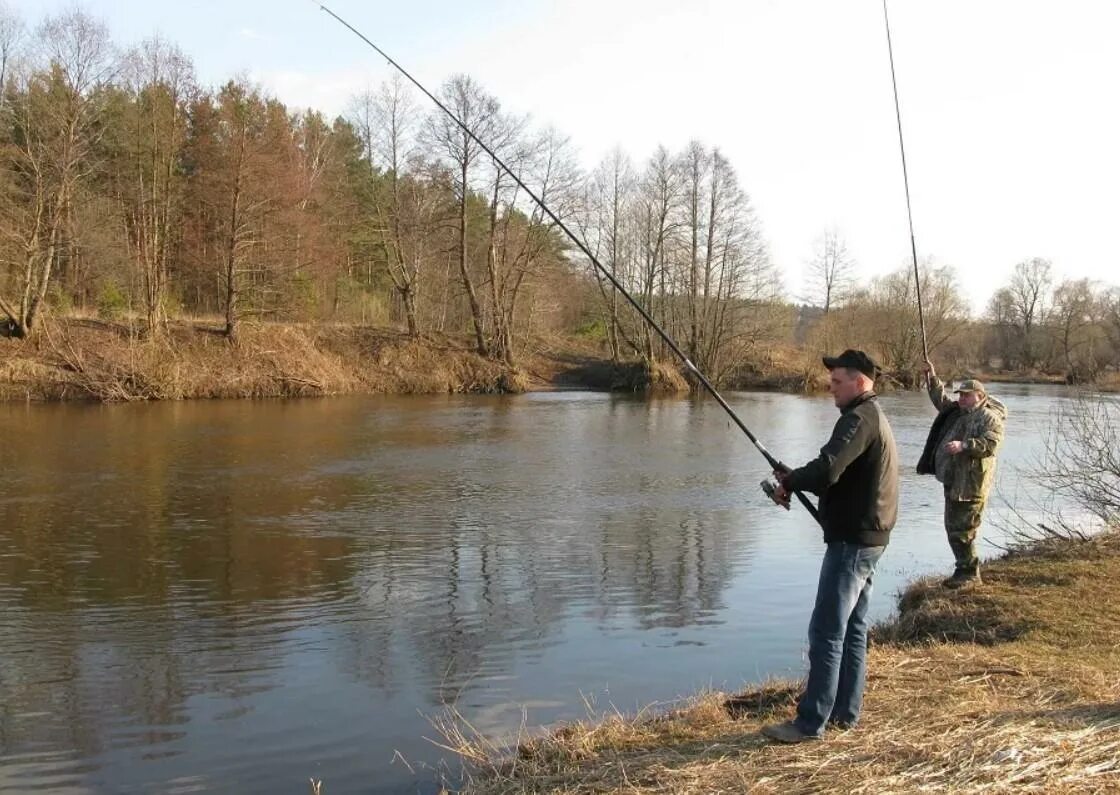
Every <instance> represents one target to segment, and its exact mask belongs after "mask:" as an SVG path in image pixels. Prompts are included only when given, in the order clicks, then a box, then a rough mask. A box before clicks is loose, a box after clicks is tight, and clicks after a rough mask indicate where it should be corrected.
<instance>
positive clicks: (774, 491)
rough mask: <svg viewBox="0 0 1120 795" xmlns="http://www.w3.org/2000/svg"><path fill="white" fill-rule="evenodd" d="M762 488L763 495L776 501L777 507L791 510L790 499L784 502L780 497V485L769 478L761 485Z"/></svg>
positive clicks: (787, 498)
mask: <svg viewBox="0 0 1120 795" xmlns="http://www.w3.org/2000/svg"><path fill="white" fill-rule="evenodd" d="M759 485H760V486H762V493H763V494H765V495H766V496H767V497H769V498H770V499H771V500H773V501H774V504H775V505H780V506H781V507H782V508H785V509H786V510H787V511H788V510H789V497H786V498H785V499H784V500H783V499H782V498H780V497H779V496H778V484H777V483H775V482H774V481H772V480H770V479H769V478H767V479H765V480H763V481H762V482H761V483H760V484H759Z"/></svg>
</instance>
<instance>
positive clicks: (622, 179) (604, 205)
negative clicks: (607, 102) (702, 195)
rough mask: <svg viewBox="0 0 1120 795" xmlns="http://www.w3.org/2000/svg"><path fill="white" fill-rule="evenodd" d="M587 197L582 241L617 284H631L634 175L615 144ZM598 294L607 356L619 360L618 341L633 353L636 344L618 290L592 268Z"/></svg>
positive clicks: (592, 181) (601, 166) (622, 153)
mask: <svg viewBox="0 0 1120 795" xmlns="http://www.w3.org/2000/svg"><path fill="white" fill-rule="evenodd" d="M589 192H590V197H589V198H588V200H587V208H586V210H587V212H588V214H589V216H590V217H589V218H588V219H587V220H586V221H585V224H584V226H585V232H584V238H585V241H586V242H587V243H588V244H589V245H588V247H589V248H590V249H591V250H592V252H593V253H595V254H596V258H597V259H599V260H600V262H601V264H602V265H603V267H604V268H606V269H607V271H608V272H609V273H610V275H611V276H613V277H614V278H615V279H616V280H617V281H618V282H619V283H620V284H623V285H631V286H633V280H634V259H635V240H634V202H635V198H636V192H637V177H636V176H635V174H634V166H633V163H631V161H630V158H629V157H628V156H627V155H626V154H625V153H624V152H623V151H622V149H621V148H618V147H616V148H615V149H613V150H612V151H611V152H610V154H608V155H607V156H606V157H605V158H604V159H603V161H602V162H601V163H600V164H599V165H598V167H597V168H596V169H595V172H594V174H593V175H592V178H591V180H590V183H589ZM592 271H593V273H594V276H595V282H596V285H597V286H598V288H599V294H600V296H601V297H602V299H603V307H604V310H605V312H606V324H605V326H606V334H607V345H608V347H609V348H610V352H611V359H612V360H613V361H615V362H617V361H618V360H619V357H620V353H621V342H622V341H625V342H626V344H627V345H628V346H629V347H630V348H631V349H632V350H634V351H635V352H639V353H640V352H641V349H640V348H639V347H638V344H637V343H636V342H635V341H634V340H633V337H632V336H631V334H630V333H629V332H628V331H627V324H626V323H624V322H623V320H624V317H626V315H623V314H622V312H620V303H621V301H622V299H621V298H620V297H619V294H618V290H616V289H615V288H614V287H613V285H611V284H610V282H609V281H608V280H607V279H606V278H605V277H604V276H603V274H602V273H600V272H599V269H598V268H593V269H592Z"/></svg>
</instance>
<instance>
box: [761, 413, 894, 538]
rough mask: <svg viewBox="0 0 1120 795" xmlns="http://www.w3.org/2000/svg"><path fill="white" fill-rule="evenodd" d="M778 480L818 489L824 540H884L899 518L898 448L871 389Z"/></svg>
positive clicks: (803, 488)
mask: <svg viewBox="0 0 1120 795" xmlns="http://www.w3.org/2000/svg"><path fill="white" fill-rule="evenodd" d="M782 483H783V485H785V487H786V488H787V489H789V490H791V491H808V492H812V493H813V494H817V495H820V506H819V507H820V514H821V524H822V526H823V527H824V540H825V541H826V542H831V541H849V542H852V543H855V544H860V545H862V546H870V547H878V546H885V545H886V543H887V541H888V540H889V538H890V532H891V528H893V527H894V523H895V520H896V519H897V518H898V451H897V449H896V448H895V443H894V434H893V433H892V432H891V425H890V423H889V422H887V417H886V415H885V414H884V413H883V409H882V408H881V407H880V406H879V401H878V400H876V398H875V393H874V392H865V393H864V394H862V395H860V396H859V397H857V398H856V399H855V400H853V401H852V402H851V403H849V404H848V405H847V406H845V407H844V408H842V409H841V410H840V419H839V420H837V421H836V427H834V428H833V429H832V437H831V438H830V439H829V440H828V443H827V444H826V445H825V446H824V447H822V448H821V454H820V455H819V456H817V457H816V458H814V459H813V460H812V461H810V462H809V463H808V464H806V465H805V466H803V467H799V468H798V469H795V470H793V471H792V472H790V473H789V474H788V475H786V477H784V478H783V479H782Z"/></svg>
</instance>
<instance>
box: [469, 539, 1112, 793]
mask: <svg viewBox="0 0 1120 795" xmlns="http://www.w3.org/2000/svg"><path fill="white" fill-rule="evenodd" d="M984 579H985V583H984V585H983V587H981V588H979V589H971V590H963V591H949V590H946V589H943V588H941V587H940V586H939V584H938V583H937V581H934V580H923V581H919V582H917V583H915V584H913V585H912V586H911V587H910V588H909V589H908V590H907V591H906V592H905V593H904V594H903V595H902V596H901V597H900V602H899V615H898V617H897V619H896V620H894V621H891V622H889V623H887V624H885V625H881V626H879V627H877V628H876V631H875V634H874V643H873V647H872V649H871V651H870V661H869V672H870V674H869V678H868V689H867V695H866V701H865V707H864V714H863V719H862V721H861V724H860V726H859V727H857V728H856V729H854V730H852V731H848V732H843V731H832V732H830V733H829V734H828V735H827V738H826V741H825V742H819V743H806V744H801V745H797V746H783V745H776V744H772V743H769V742H767V741H765V740H764V739H763V738H762V737H761V736H760V735H759V733H758V730H759V728H760V727H761V726H762V725H763V724H764V723H768V722H772V721H775V720H785V719H787V718H789V717H791V716H792V713H793V709H794V704H795V699H796V697H797V693H798V690H799V687H798V684H797V683H791V682H776V683H772V684H769V685H767V686H765V687H761V688H757V689H754V690H750V691H748V692H745V693H739V694H735V695H729V694H724V693H709V694H705V695H702V696H699V697H697V698H696V699H695V700H694V702H693V703H691V704H689V705H688V706H686V707H683V708H681V709H678V710H676V711H673V712H671V713H669V714H665V715H660V716H657V717H652V718H651V717H641V716H639V717H638V718H636V719H635V718H629V717H623V716H616V717H613V718H610V719H608V720H605V721H599V722H593V723H587V724H578V725H570V726H565V727H562V728H560V729H559V730H557V731H555V732H554V733H553V734H551V735H549V736H547V737H543V738H538V739H535V740H532V741H529V742H525V743H523V744H522V745H521V747H520V748H519V749H518V752H517V753H516V755H514V757H513V758H512V759H511V758H510V756H509V755H508V754H506V755H502V754H499V753H498V752H497V749H494V748H491V747H487V745H486V744H485V743H484V742H482V741H479V740H478V739H477V738H468V737H462V736H460V737H459V740H460V741H461V753H462V754H463V755H464V758H466V759H467V760H468V762H470V763H471V764H472V765H473V767H474V769H475V770H476V771H477V773H476V777H475V779H474V780H473V781H472V783H471V784H470V786H468V787H467V788H466V790H465V792H466V793H469V794H470V795H499V794H501V795H506V794H507V793H545V792H549V793H588V792H627V793H700V792H703V793H741V792H748V791H749V792H761V793H770V792H775V793H776V792H814V793H816V792H820V793H824V792H845V793H849V792H853V793H862V792H867V793H870V792H876V793H878V792H912V791H917V790H924V789H928V790H936V791H949V792H965V791H977V790H983V791H985V792H1008V791H1012V790H1014V791H1021V790H1032V791H1038V792H1112V791H1120V599H1117V598H1116V583H1117V582H1120V534H1118V533H1116V532H1113V533H1108V534H1105V535H1101V536H1098V537H1096V538H1093V539H1090V540H1086V541H1064V540H1063V541H1050V542H1046V543H1041V544H1037V545H1035V546H1033V547H1032V548H1030V549H1025V550H1020V551H1017V552H1013V553H1010V554H1008V555H1007V556H1005V557H1003V558H1001V559H999V560H996V561H993V562H992V563H991V564H990V565H988V566H987V567H986V568H985V570H984ZM806 621H808V616H806Z"/></svg>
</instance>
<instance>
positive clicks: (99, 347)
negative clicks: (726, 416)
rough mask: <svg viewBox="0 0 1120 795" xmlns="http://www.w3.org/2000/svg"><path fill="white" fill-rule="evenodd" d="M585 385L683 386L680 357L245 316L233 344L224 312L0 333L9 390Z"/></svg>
mask: <svg viewBox="0 0 1120 795" xmlns="http://www.w3.org/2000/svg"><path fill="white" fill-rule="evenodd" d="M564 387H584V388H598V389H612V388H613V389H626V390H644V389H650V390H652V391H680V390H686V389H687V384H686V383H685V382H684V379H683V378H682V377H681V376H680V375H679V373H677V371H676V369H675V368H672V367H665V366H656V367H654V368H646V367H645V366H644V365H640V364H636V363H635V364H628V365H622V366H615V365H613V364H612V363H611V362H610V361H608V360H606V359H605V358H604V357H603V356H602V355H601V354H600V353H598V352H597V351H596V350H595V349H594V347H593V346H589V345H581V344H580V343H579V342H578V341H576V340H552V341H545V340H537V341H536V342H535V343H534V344H533V346H532V349H531V350H530V351H528V352H527V353H526V355H525V356H524V357H523V360H522V363H521V365H520V366H519V367H510V366H507V365H506V364H504V363H502V362H497V361H494V360H493V359H489V358H486V357H483V356H479V355H478V354H477V353H476V352H475V351H474V350H473V349H472V348H471V347H470V344H469V341H467V340H465V339H462V340H460V339H455V338H452V337H447V336H442V335H433V336H428V337H426V338H425V339H422V340H414V339H410V338H408V337H407V336H406V335H404V334H401V333H399V332H396V331H393V330H390V329H385V328H374V327H368V326H354V325H329V324H317V325H301V324H278V323H259V324H245V325H244V326H243V328H242V330H241V331H240V332H239V335H238V339H237V342H236V343H232V342H230V341H229V340H228V339H227V338H226V337H225V336H224V335H223V334H221V333H220V331H219V326H218V324H217V323H216V322H204V321H197V322H196V321H174V322H172V323H171V324H170V325H169V326H168V328H167V333H166V334H161V335H159V336H157V337H153V338H149V337H147V336H146V335H143V334H141V333H140V329H139V326H138V325H135V324H129V323H127V322H109V321H103V320H98V319H78V318H74V319H66V320H61V321H59V320H52V321H49V322H47V323H46V324H44V325H43V326H42V328H41V329H40V331H39V333H38V335H37V336H36V337H35V338H34V339H33V340H17V339H6V338H0V399H6V400H29V401H58V400H95V401H130V400H182V399H190V398H257V397H312V396H321V395H339V394H352V393H366V394H378V393H382V394H385V393H392V394H419V393H447V392H471V393H495V392H507V393H508V392H524V391H527V390H531V389H549V388H564Z"/></svg>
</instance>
